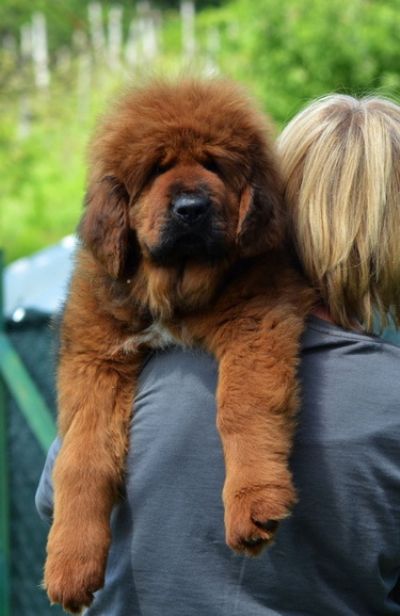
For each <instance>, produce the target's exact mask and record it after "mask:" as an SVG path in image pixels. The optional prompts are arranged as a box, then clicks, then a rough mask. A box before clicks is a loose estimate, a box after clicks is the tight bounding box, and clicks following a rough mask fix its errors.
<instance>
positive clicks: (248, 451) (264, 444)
mask: <svg viewBox="0 0 400 616" xmlns="http://www.w3.org/2000/svg"><path fill="white" fill-rule="evenodd" d="M250 308H251V307H250ZM303 323H304V315H299V314H297V315H296V313H295V310H294V309H293V310H291V309H290V307H289V309H286V315H285V311H284V310H282V309H281V308H280V309H279V310H278V309H275V310H270V311H269V312H267V314H264V316H260V317H258V316H257V311H255V312H254V311H253V313H252V314H249V315H248V316H246V313H245V310H244V312H241V316H240V318H237V319H232V320H228V323H225V324H224V326H223V328H222V329H219V330H217V331H214V332H212V330H210V331H211V335H212V340H211V339H210V338H209V340H210V342H211V347H213V351H214V353H215V355H216V357H217V359H218V360H219V384H218V391H217V407H218V415H217V425H218V430H219V433H220V436H221V440H222V445H223V451H224V456H225V465H226V481H225V486H224V489H223V500H224V505H225V528H226V540H227V543H228V545H229V546H230V547H231V548H233V549H234V550H236V551H238V552H245V553H247V554H250V555H256V554H258V553H259V552H260V551H261V549H262V548H263V547H264V546H265V545H266V544H267V543H268V542H269V541H270V540H271V539H272V538H273V536H274V533H275V531H276V529H277V526H278V523H279V521H280V520H282V519H283V518H285V517H286V516H287V515H288V514H289V513H290V511H291V509H292V507H293V505H294V503H295V502H296V493H295V490H294V488H293V485H292V478H291V473H290V470H289V467H288V460H289V455H290V452H291V447H292V438H293V432H294V423H295V419H294V418H295V413H296V410H297V407H298V392H297V379H296V367H297V361H298V355H299V339H300V336H301V332H302V330H303Z"/></svg>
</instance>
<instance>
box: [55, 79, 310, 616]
mask: <svg viewBox="0 0 400 616" xmlns="http://www.w3.org/2000/svg"><path fill="white" fill-rule="evenodd" d="M89 180H90V181H89V190H88V196H87V205H86V211H85V213H84V216H83V219H82V222H81V226H80V234H81V238H82V244H83V247H82V248H81V250H80V252H79V254H78V257H77V264H76V269H75V273H74V276H73V279H72V283H71V288H70V294H69V299H68V302H67V305H66V309H65V314H64V319H63V324H62V345H61V358H60V366H59V430H60V433H61V435H62V437H63V445H62V449H61V451H60V454H59V456H58V459H57V462H56V465H55V470H54V486H55V507H54V522H53V526H52V528H51V532H50V535H49V541H48V558H47V563H46V569H45V585H46V588H47V591H48V594H49V597H50V599H51V600H52V601H54V602H57V603H61V604H62V605H63V606H64V608H65V609H67V610H69V611H71V612H78V611H80V609H81V608H82V607H83V606H86V605H89V604H90V602H91V600H92V598H93V592H94V591H95V590H96V589H98V588H100V587H101V586H102V584H103V579H104V569H105V563H106V558H107V552H108V548H109V544H110V527H109V518H110V512H111V510H112V507H113V505H114V503H115V502H116V499H117V495H118V488H119V486H120V484H121V481H122V480H123V471H124V459H125V453H126V449H127V434H128V423H129V420H130V417H131V413H132V400H133V395H134V391H135V383H136V381H137V376H138V373H139V371H140V368H141V365H142V361H143V357H144V355H145V353H146V352H148V349H149V347H159V346H163V345H165V344H170V343H178V344H183V345H199V346H200V347H202V348H204V349H207V350H208V351H210V352H211V353H213V354H214V355H215V357H216V358H217V359H218V361H219V383H218V392H217V403H218V414H217V425H218V430H219V433H220V435H221V439H222V443H223V449H224V454H225V463H226V481H225V486H224V489H223V500H224V504H225V525H226V540H227V543H228V544H229V545H230V546H231V547H232V548H233V549H234V550H237V551H244V552H247V553H249V554H256V553H258V552H259V551H260V549H261V548H262V546H263V545H264V544H266V543H268V542H269V541H270V540H271V538H272V536H273V534H274V532H275V530H276V527H277V525H278V521H279V520H281V519H282V518H284V517H285V516H287V515H288V513H289V512H290V509H291V507H292V505H293V503H294V502H295V492H294V489H293V486H292V482H291V475H290V472H289V470H288V456H289V453H290V448H291V442H292V434H293V424H294V422H293V418H294V415H295V411H296V407H297V386H296V375H295V372H296V364H297V357H298V347H299V337H300V334H301V332H302V329H303V322H304V318H305V315H306V313H307V312H308V311H309V309H310V305H311V301H312V294H311V292H310V290H309V289H308V288H307V287H306V285H305V284H304V282H303V280H302V279H301V277H300V276H299V274H298V273H297V272H296V271H295V269H294V268H293V267H292V265H291V263H290V259H289V256H288V254H287V250H286V249H285V212H284V207H283V200H282V182H281V179H280V176H279V172H278V169H277V164H276V161H275V157H274V153H273V148H272V146H271V145H270V143H269V141H268V137H267V127H266V125H265V121H264V119H263V117H262V115H261V114H260V113H259V112H257V111H256V110H255V109H254V108H253V106H252V104H251V103H250V101H249V100H248V99H247V97H246V96H245V95H244V94H243V93H242V92H241V91H240V90H239V89H238V88H237V87H236V86H234V85H232V84H230V83H229V82H226V81H224V80H211V81H184V82H181V83H179V84H175V85H173V84H166V83H153V84H151V85H149V86H147V87H144V88H142V89H138V90H136V91H134V92H132V93H131V94H129V95H128V96H126V98H124V99H123V100H122V102H121V103H120V104H119V106H118V108H117V109H116V110H115V112H113V113H112V114H111V116H110V117H109V118H108V119H107V120H106V121H105V122H104V123H103V125H102V126H101V128H100V130H99V132H98V135H97V137H96V138H95V140H94V143H93V146H92V159H91V171H90V178H89ZM171 489H173V488H171Z"/></svg>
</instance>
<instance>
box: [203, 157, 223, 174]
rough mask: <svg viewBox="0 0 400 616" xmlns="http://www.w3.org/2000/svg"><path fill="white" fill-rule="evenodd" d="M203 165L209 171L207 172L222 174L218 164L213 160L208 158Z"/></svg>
mask: <svg viewBox="0 0 400 616" xmlns="http://www.w3.org/2000/svg"><path fill="white" fill-rule="evenodd" d="M202 165H203V167H204V169H207V171H211V172H212V173H220V172H221V170H220V168H219V166H218V165H217V163H216V162H215V160H214V159H213V158H207V159H206V160H203V162H202Z"/></svg>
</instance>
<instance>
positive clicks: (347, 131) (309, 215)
mask: <svg viewBox="0 0 400 616" xmlns="http://www.w3.org/2000/svg"><path fill="white" fill-rule="evenodd" d="M278 150H279V153H280V156H281V162H282V168H283V175H284V179H285V183H286V198H287V203H288V206H289V216H290V223H291V231H292V236H293V238H294V241H295V244H296V249H297V251H298V255H299V258H300V260H301V262H302V264H303V267H304V270H305V273H306V275H307V276H308V277H309V278H310V280H311V282H312V283H313V284H314V285H315V286H316V288H317V289H319V292H320V294H321V297H322V299H323V300H324V301H325V302H326V304H327V305H328V306H329V308H330V311H331V313H332V316H333V318H334V320H335V321H336V322H337V323H339V324H340V325H342V326H343V327H345V328H352V327H353V326H354V319H356V320H358V321H359V322H360V323H362V324H363V326H364V327H365V328H366V330H367V331H371V330H372V327H373V316H374V312H375V313H377V315H378V316H379V317H380V319H381V322H382V323H383V325H385V324H386V323H387V318H388V314H390V315H391V316H392V317H393V319H394V322H395V323H396V324H397V325H399V324H400V107H399V106H398V105H396V104H395V103H393V102H391V101H390V100H387V99H383V98H377V97H367V98H363V99H360V100H357V99H355V98H353V97H351V96H345V95H339V94H337V95H330V96H326V97H324V98H322V99H320V100H317V101H315V102H314V103H312V104H311V105H309V106H308V107H307V108H306V109H304V110H303V111H302V112H300V113H299V114H298V115H297V116H295V118H293V120H292V121H291V122H290V123H289V124H288V125H287V127H286V128H285V129H284V131H283V132H282V134H281V136H280V137H279V139H278Z"/></svg>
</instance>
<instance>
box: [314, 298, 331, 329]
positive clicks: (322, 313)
mask: <svg viewBox="0 0 400 616" xmlns="http://www.w3.org/2000/svg"><path fill="white" fill-rule="evenodd" d="M311 314H313V315H314V316H315V317H318V318H319V319H322V320H323V321H329V323H333V324H334V325H336V323H335V321H334V319H333V317H332V315H331V311H330V310H329V308H328V306H327V305H326V304H324V303H322V302H321V303H319V304H317V305H316V306H315V307H314V309H313V310H312V312H311Z"/></svg>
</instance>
